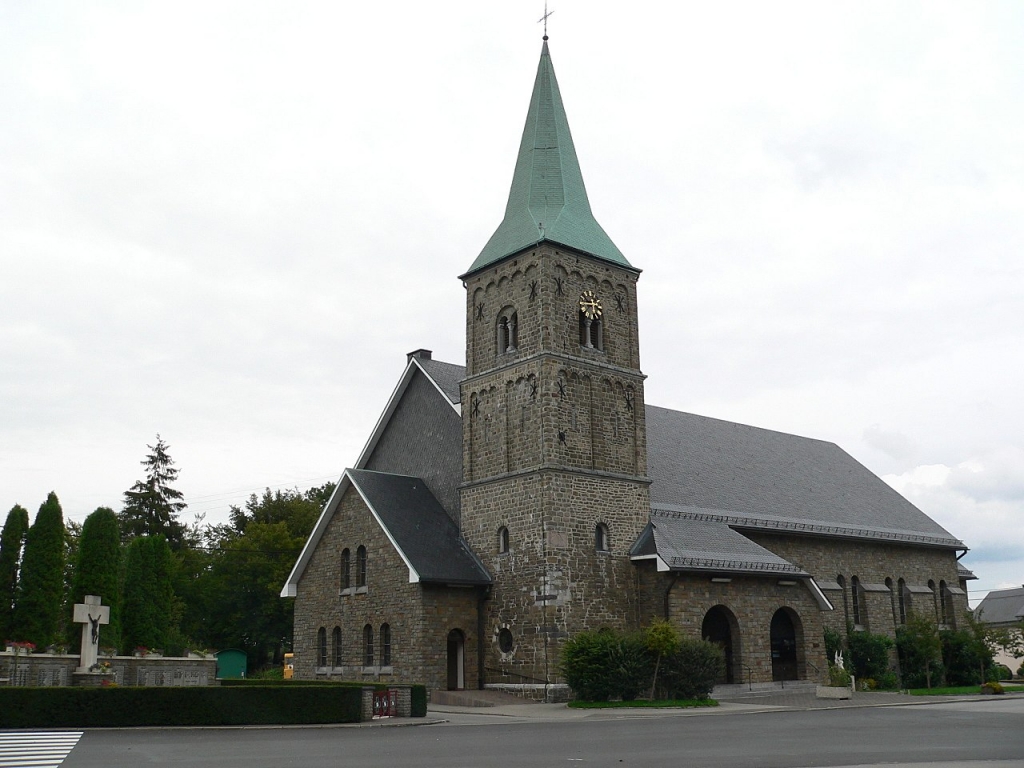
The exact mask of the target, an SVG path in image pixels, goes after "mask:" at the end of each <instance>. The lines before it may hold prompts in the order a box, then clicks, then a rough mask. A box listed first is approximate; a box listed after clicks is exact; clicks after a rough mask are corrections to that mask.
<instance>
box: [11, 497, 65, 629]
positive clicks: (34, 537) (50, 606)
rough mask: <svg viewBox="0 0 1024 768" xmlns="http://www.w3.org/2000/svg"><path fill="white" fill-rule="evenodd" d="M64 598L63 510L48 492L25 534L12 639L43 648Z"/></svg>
mask: <svg viewBox="0 0 1024 768" xmlns="http://www.w3.org/2000/svg"><path fill="white" fill-rule="evenodd" d="M63 598H64V513H63V512H62V511H61V508H60V502H59V501H58V500H57V494H55V493H53V492H52V491H51V492H50V495H49V496H47V497H46V501H45V502H43V505H42V506H41V507H39V513H38V514H37V515H36V521H35V522H34V523H33V524H32V527H31V528H29V529H28V534H27V535H26V536H25V555H24V558H23V559H22V567H21V579H20V580H19V583H18V597H17V602H16V604H15V607H14V630H13V634H15V635H16V637H14V638H11V639H14V640H22V641H28V642H31V643H35V645H36V647H37V648H44V647H46V646H47V645H49V644H50V643H52V642H53V641H54V640H55V639H56V638H57V629H58V627H59V626H60V614H61V605H62V603H63Z"/></svg>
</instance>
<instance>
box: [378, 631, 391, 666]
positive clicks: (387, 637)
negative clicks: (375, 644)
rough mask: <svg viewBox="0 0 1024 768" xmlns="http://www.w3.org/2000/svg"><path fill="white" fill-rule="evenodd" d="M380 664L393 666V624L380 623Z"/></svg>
mask: <svg viewBox="0 0 1024 768" xmlns="http://www.w3.org/2000/svg"><path fill="white" fill-rule="evenodd" d="M380 665H381V666H382V667H390V666H391V625H390V624H381V625H380Z"/></svg>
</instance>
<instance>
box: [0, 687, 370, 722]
mask: <svg viewBox="0 0 1024 768" xmlns="http://www.w3.org/2000/svg"><path fill="white" fill-rule="evenodd" d="M361 699H362V694H361V691H360V689H359V688H357V687H354V686H341V685H334V686H333V690H332V688H331V687H329V686H324V685H295V686H279V685H273V686H252V687H249V686H245V687H237V686H235V687H232V686H226V687H221V686H209V687H205V686H204V687H196V688H129V687H125V688H57V687H54V688H6V687H5V688H0V728H117V727H125V726H143V725H150V726H176V725H179V726H180V725H300V724H306V723H319V724H323V723H357V722H359V719H360V705H361Z"/></svg>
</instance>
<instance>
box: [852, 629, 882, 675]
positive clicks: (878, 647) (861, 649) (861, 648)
mask: <svg viewBox="0 0 1024 768" xmlns="http://www.w3.org/2000/svg"><path fill="white" fill-rule="evenodd" d="M846 642H847V644H848V645H849V648H850V664H851V666H852V667H853V674H854V675H856V676H857V678H858V679H862V680H863V679H868V678H870V679H872V680H878V679H879V678H881V677H883V676H884V675H886V674H887V673H888V672H889V649H890V648H892V647H893V641H892V638H890V637H888V636H886V635H873V634H871V633H870V632H851V633H850V635H849V637H847V639H846Z"/></svg>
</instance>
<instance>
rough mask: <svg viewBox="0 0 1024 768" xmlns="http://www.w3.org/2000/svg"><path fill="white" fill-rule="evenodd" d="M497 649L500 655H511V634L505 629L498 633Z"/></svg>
mask: <svg viewBox="0 0 1024 768" xmlns="http://www.w3.org/2000/svg"><path fill="white" fill-rule="evenodd" d="M498 648H500V649H501V652H502V653H512V632H511V631H509V629H508V628H507V627H502V628H501V629H500V630H499V631H498Z"/></svg>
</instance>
